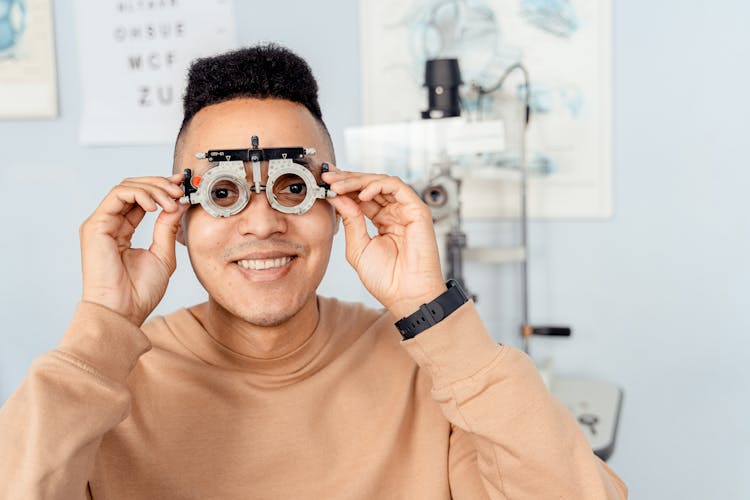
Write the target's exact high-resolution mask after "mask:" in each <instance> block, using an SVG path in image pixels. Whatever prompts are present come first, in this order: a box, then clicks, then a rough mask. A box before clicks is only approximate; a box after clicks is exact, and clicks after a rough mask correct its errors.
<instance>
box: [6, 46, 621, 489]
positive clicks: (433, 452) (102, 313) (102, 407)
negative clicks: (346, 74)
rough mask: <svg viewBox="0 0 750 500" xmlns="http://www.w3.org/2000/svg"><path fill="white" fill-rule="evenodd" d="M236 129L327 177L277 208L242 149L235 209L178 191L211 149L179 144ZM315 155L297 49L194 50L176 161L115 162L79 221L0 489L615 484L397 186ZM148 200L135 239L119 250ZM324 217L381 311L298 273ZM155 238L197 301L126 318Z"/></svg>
mask: <svg viewBox="0 0 750 500" xmlns="http://www.w3.org/2000/svg"><path fill="white" fill-rule="evenodd" d="M252 136H256V137H257V138H258V139H257V141H258V145H257V147H256V146H254V147H253V151H256V150H258V148H264V147H265V148H288V147H304V148H314V149H315V150H316V154H315V157H316V158H319V159H320V160H322V162H325V163H328V164H330V168H329V170H330V171H329V172H325V168H323V166H322V162H320V163H318V164H316V165H320V169H319V170H318V171H316V172H315V175H316V181H317V182H319V183H320V185H321V186H325V185H326V184H328V185H330V192H333V193H336V194H337V195H338V196H335V197H331V196H332V195H331V194H330V192H326V193H327V196H323V197H321V198H320V199H315V201H314V203H313V204H312V206H310V208H309V209H308V210H307V211H306V212H304V213H302V214H296V213H285V212H283V211H280V210H278V208H279V207H278V206H272V202H274V200H275V198H273V197H266V195H265V193H264V192H262V191H261V190H260V186H261V185H264V186H266V187H269V189H271V188H270V185H271V184H272V183H273V179H272V176H273V175H275V174H273V173H272V172H270V163H269V162H262V163H261V162H259V161H256V162H254V163H253V162H250V161H247V162H245V163H242V164H241V170H242V169H243V168H244V171H242V175H244V174H246V175H247V185H249V186H256V183H257V189H256V190H254V191H253V190H251V191H250V195H249V200H248V202H247V204H246V205H245V206H244V207H240V208H241V209H240V210H239V211H238V213H235V214H234V215H230V216H226V217H216V216H215V215H217V214H215V213H211V211H210V210H209V209H207V208H206V207H207V206H208V205H202V206H198V204H197V203H195V200H194V199H193V198H192V197H193V196H195V197H196V198H199V195H200V194H201V192H198V190H199V188H200V185H201V182H203V183H206V182H208V181H207V180H205V179H208V178H210V177H211V176H214V178H216V175H214V174H215V172H217V171H218V170H214V171H213V172H214V173H211V169H218V168H220V167H219V166H218V164H217V163H209V162H207V161H206V160H203V159H199V158H196V157H195V153H196V152H204V153H205V152H209V151H212V150H213V151H219V150H231V149H236V150H242V149H243V148H244V149H248V148H250V147H251V146H250V141H251V139H250V138H251V137H252ZM277 151H280V150H277ZM306 152H309V150H308V151H306ZM217 154H218V153H217ZM221 154H222V155H225V156H227V155H228V153H226V152H222V153H221ZM253 154H255V153H253ZM214 158H215V157H214ZM223 159H227V158H223ZM256 159H257V158H256ZM250 163H252V166H251V165H250ZM333 164H334V152H333V147H332V145H331V140H330V137H329V135H328V132H327V130H326V127H325V125H324V123H323V120H322V116H321V113H320V108H319V106H318V102H317V84H316V83H315V80H314V78H313V76H312V73H311V72H310V70H309V67H308V66H307V64H306V63H305V62H304V61H303V60H301V59H300V58H299V57H297V56H296V55H294V54H293V53H291V52H289V51H288V50H286V49H283V48H280V47H278V46H274V45H263V46H258V47H253V48H249V49H244V50H240V51H237V52H233V53H229V54H225V55H222V56H217V57H214V58H208V59H204V60H199V61H198V62H196V63H195V64H194V65H193V66H192V68H191V71H190V76H189V83H188V87H187V91H186V95H185V119H184V122H183V126H182V128H181V130H180V134H179V136H178V139H177V142H176V146H175V162H174V172H175V174H174V175H173V176H171V177H167V178H163V177H143V178H137V179H126V180H124V181H123V182H122V183H121V184H119V185H118V186H116V187H115V188H114V189H113V190H112V191H111V192H110V193H109V194H108V195H107V196H106V197H105V198H104V200H103V201H102V202H101V204H100V205H99V207H98V208H97V209H96V210H95V211H94V213H93V214H92V215H91V217H89V219H87V220H86V221H85V222H84V224H83V225H82V226H81V230H80V236H81V253H82V263H83V297H82V301H81V303H80V305H79V306H78V309H77V310H76V313H75V315H74V317H73V320H72V322H71V324H70V326H69V328H68V330H67V332H66V334H65V336H64V337H63V339H62V341H61V344H60V347H59V348H58V349H57V350H55V351H53V352H51V353H48V354H45V355H43V356H41V357H40V358H39V359H37V360H36V361H35V362H34V363H33V365H32V367H31V370H30V373H29V375H28V377H27V379H26V380H25V381H24V382H23V384H22V385H21V387H20V388H19V389H18V390H17V391H16V393H15V394H14V395H13V396H12V397H11V398H10V399H9V400H8V402H7V403H6V405H5V406H4V407H3V409H2V410H1V411H0V497H2V498H14V499H15V498H24V499H26V498H60V499H75V498H85V497H86V496H87V495H88V496H89V497H92V498H95V499H97V500H99V499H112V498H114V499H122V498H128V499H133V498H135V499H147V498H148V499H150V498H200V499H206V498H221V499H224V498H263V499H291V498H311V499H351V498H404V499H422V498H423V499H440V498H465V499H481V498H493V499H501V498H502V499H506V498H510V499H521V498H524V499H525V498H533V499H544V498H570V499H602V498H624V497H625V496H626V489H625V486H624V485H623V484H622V482H621V481H620V480H619V479H618V478H617V477H616V476H615V475H614V474H613V473H612V472H611V471H610V470H609V469H608V468H607V467H606V465H604V464H603V463H602V462H601V461H599V460H598V459H597V458H596V457H595V456H594V455H593V453H592V452H591V449H590V448H589V446H588V443H587V441H586V439H585V437H584V436H583V434H582V433H581V431H580V429H579V428H578V425H577V423H576V422H575V421H574V419H573V418H572V417H571V415H570V414H569V413H568V412H567V411H566V409H565V408H564V407H563V406H562V405H561V404H560V403H558V402H557V401H556V400H554V399H553V398H552V397H551V396H550V395H549V393H548V392H547V391H546V389H545V387H544V385H543V384H542V382H541V380H540V378H539V377H538V375H537V373H536V371H535V369H534V366H533V364H532V363H531V361H530V360H529V359H528V358H527V357H525V356H524V355H523V354H522V353H520V352H518V351H516V350H514V349H512V348H510V347H508V346H502V345H496V344H495V343H494V342H493V341H492V339H491V337H490V336H489V334H488V333H487V331H486V329H485V328H484V326H483V325H482V322H481V320H480V319H479V317H478V315H477V312H476V310H475V308H474V306H473V304H472V303H471V302H470V301H468V302H465V301H464V300H461V293H460V292H459V291H457V289H456V287H451V289H450V290H449V289H448V288H447V287H446V284H445V283H444V282H443V279H442V277H441V273H440V266H439V258H438V251H437V246H436V242H435V236H434V233H433V227H432V222H431V217H430V212H429V210H428V208H427V207H426V206H425V205H424V204H423V203H421V201H420V200H419V198H418V197H417V196H416V195H415V193H414V192H413V191H412V190H411V189H410V188H409V187H408V186H407V185H406V184H404V183H403V182H402V181H401V180H399V179H398V178H395V177H389V176H384V175H371V174H362V173H352V172H345V171H343V170H340V169H336V168H335V167H333ZM308 166H309V165H308ZM309 168H310V171H313V170H315V168H317V167H312V166H310V167H309ZM184 169H190V170H191V172H190V175H191V176H192V177H191V178H192V179H193V180H188V181H187V182H186V181H185V178H186V175H185V174H183V170H184ZM196 177H201V178H203V179H204V180H203V181H201V182H198V181H197V180H195V178H196ZM242 182H244V180H243V181H242ZM277 183H278V181H277ZM216 186H218V184H216ZM191 188H193V189H192V190H191ZM284 189H285V190H288V193H303V192H305V189H307V190H310V189H312V187H311V186H306V188H305V185H303V184H300V183H297V184H296V185H290V186H287V187H285V188H284ZM315 189H317V187H315ZM320 189H324V188H320ZM191 191H195V192H194V193H193V192H191ZM202 193H203V195H204V196H212V197H215V198H216V200H215V201H217V203H223V202H224V201H225V200H227V199H228V197H230V196H231V195H232V193H231V188H218V187H214V188H211V189H210V190H209V191H208V192H206V191H203V192H202ZM186 194H187V195H186ZM235 194H236V193H235ZM180 199H182V201H183V203H180V202H178V200H180ZM149 211H160V213H159V216H158V218H157V220H156V223H155V227H154V234H153V243H152V244H151V246H150V248H149V249H147V250H146V249H134V248H131V246H130V240H131V236H132V235H133V232H134V231H135V228H136V227H137V226H138V224H139V223H140V221H141V220H142V218H143V216H144V215H145V212H149ZM339 217H340V218H341V220H342V221H343V226H344V232H345V237H346V255H347V260H348V261H349V263H350V264H351V265H352V266H353V267H354V269H355V270H356V271H357V273H358V275H359V277H360V279H361V280H362V282H363V284H364V285H365V287H366V288H367V289H368V290H369V291H370V293H372V295H373V296H374V297H375V298H376V299H377V300H378V301H380V302H381V303H382V304H383V306H384V307H385V310H381V311H378V310H370V309H367V308H365V307H364V306H362V305H359V304H350V303H346V302H341V301H338V300H335V299H329V298H323V297H318V296H317V295H316V289H317V287H318V284H319V283H320V281H321V279H322V277H323V274H324V272H325V269H326V266H327V263H328V259H329V256H330V250H331V244H332V239H333V236H334V234H335V233H336V231H337V228H338V225H339V220H338V219H339ZM366 218H367V219H370V220H371V221H372V222H373V224H374V225H375V227H376V228H377V230H378V234H377V235H375V236H374V237H373V236H370V235H369V234H368V232H367V228H366V226H365V219H366ZM175 240H178V241H179V242H180V243H182V244H184V245H186V246H187V249H188V253H189V255H190V261H191V264H192V266H193V269H194V270H195V273H196V275H197V277H198V279H199V280H200V282H201V284H202V285H203V286H204V288H205V289H206V291H207V292H208V300H207V302H205V303H204V304H200V305H197V306H194V307H191V308H189V309H182V310H179V311H177V312H175V313H173V314H170V315H168V316H166V317H155V318H152V319H151V320H149V321H148V322H146V323H145V324H143V323H144V321H145V319H146V317H147V316H148V315H149V314H150V313H151V311H153V309H154V308H155V307H156V305H157V304H158V303H159V301H160V300H161V298H162V296H163V294H164V292H165V290H166V288H167V284H168V281H169V277H170V275H171V274H172V272H173V271H174V269H175V255H174V248H175ZM436 299H437V300H438V302H437V303H438V304H440V305H441V307H444V309H445V310H444V311H442V314H441V311H439V309H440V307H437V306H436V305H435V304H436V303H435V302H434V301H435V300H436ZM464 302H465V303H464ZM423 304H427V306H426V307H422V308H420V306H422V305H423ZM453 309H455V310H453ZM427 310H429V311H431V312H429V311H427ZM420 311H421V312H420ZM414 313H416V314H417V316H419V315H420V314H422V315H423V317H421V318H419V322H418V321H417V320H415V319H414V318H415V316H412V315H413V314H414ZM428 316H430V317H431V319H426V318H427V317H428ZM443 316H444V317H443ZM400 318H410V320H409V321H407V322H406V323H410V324H405V323H404V322H401V323H399V326H400V328H401V330H402V331H404V332H405V334H406V337H411V338H409V339H408V340H402V339H401V336H400V335H399V329H397V328H396V327H395V326H394V322H396V321H397V320H398V319H400ZM425 321H426V323H425Z"/></svg>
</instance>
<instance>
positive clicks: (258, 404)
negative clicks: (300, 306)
mask: <svg viewBox="0 0 750 500" xmlns="http://www.w3.org/2000/svg"><path fill="white" fill-rule="evenodd" d="M319 307H320V322H319V324H318V326H317V328H316V330H315V332H314V334H313V335H312V336H311V337H310V339H309V340H308V341H307V342H306V343H305V344H304V345H302V346H301V347H299V348H298V349H297V350H295V351H294V352H292V353H290V354H288V355H286V356H284V357H281V358H277V359H270V360H269V359H256V358H250V357H247V356H243V355H240V354H238V353H236V352H233V351H231V350H230V349H228V348H227V347H226V346H224V345H222V344H220V343H218V342H217V341H216V340H214V339H213V338H212V337H211V336H210V335H209V334H208V333H207V332H206V331H205V330H204V329H203V327H202V326H201V324H200V323H199V322H198V321H197V320H196V319H195V318H194V317H193V316H192V314H191V313H190V312H189V311H188V310H185V309H182V310H179V311H177V312H175V313H173V314H171V315H169V316H166V317H156V318H153V319H152V320H150V321H149V322H148V323H147V324H146V325H144V326H143V327H142V328H138V327H136V326H135V325H133V324H131V323H129V322H127V321H126V320H125V319H124V318H122V317H121V316H119V315H117V314H115V313H113V312H111V311H109V310H107V309H105V308H103V307H101V306H97V305H94V304H89V303H82V304H80V305H79V307H78V309H77V311H76V314H75V316H74V319H73V321H72V323H71V325H70V327H69V329H68V331H67V333H66V334H65V336H64V338H63V340H62V342H61V344H60V347H59V348H58V349H57V350H55V351H53V352H50V353H47V354H45V355H43V356H41V357H39V358H38V359H37V360H36V361H34V363H33V364H32V366H31V369H30V372H29V375H28V376H27V378H26V379H25V381H24V382H23V383H22V384H21V386H20V387H19V388H18V390H17V391H16V392H15V393H14V394H13V395H12V396H11V398H10V399H9V400H8V401H7V402H6V404H5V405H4V406H3V408H2V409H1V410H0V498H2V499H13V500H16V499H23V500H27V499H36V498H55V499H65V500H70V499H82V498H86V496H87V493H88V495H90V496H92V497H93V498H94V499H96V500H104V499H107V500H108V499H171V498H176V499H201V500H206V499H235V498H236V499H250V498H252V499H316V500H320V499H326V500H331V499H373V498H374V499H410V500H414V499H428V500H435V499H447V498H456V499H471V500H477V499H486V498H491V499H513V500H520V499H576V500H586V499H609V498H625V497H626V488H625V486H624V484H623V483H622V482H621V481H620V479H619V478H618V477H617V476H616V475H615V474H614V473H613V472H612V471H611V470H610V469H608V468H607V466H606V465H605V464H604V463H602V462H601V461H600V460H599V459H598V458H596V456H595V455H594V454H593V453H592V452H591V449H590V448H589V445H588V443H587V441H586V438H585V437H584V435H583V433H582V432H581V430H580V429H579V427H578V424H577V423H576V422H575V420H574V419H573V417H572V416H571V415H570V414H569V413H568V411H567V409H566V408H565V407H564V406H563V405H562V404H560V403H559V402H558V401H556V400H555V399H554V398H553V397H552V396H550V394H549V393H548V392H547V390H546V389H545V387H544V385H543V383H542V381H541V380H540V378H539V376H538V374H537V373H536V370H535V368H534V365H533V363H532V362H531V361H530V360H529V359H528V357H526V356H525V355H524V354H523V353H521V352H519V351H517V350H515V349H512V348H510V347H508V346H503V345H497V344H495V342H493V340H492V339H491V337H490V336H489V334H488V333H487V331H486V329H485V328H484V326H483V324H482V322H481V320H480V319H479V316H478V315H477V312H476V309H475V308H474V305H473V304H472V303H468V304H466V305H464V306H462V307H461V308H460V309H459V310H458V311H456V312H455V313H453V314H452V315H451V316H449V317H448V318H446V319H445V320H443V321H442V322H440V323H439V324H438V325H436V326H433V327H432V328H430V329H429V330H427V331H425V332H423V333H421V334H420V335H418V336H417V337H416V338H415V339H412V340H409V341H406V342H401V340H400V336H399V334H398V333H397V331H396V329H395V327H394V326H393V322H394V318H393V317H392V316H390V315H389V314H388V313H385V312H383V311H376V310H372V309H368V308H365V307H364V306H362V305H359V304H348V303H344V302H339V301H337V300H334V299H326V298H320V299H319Z"/></svg>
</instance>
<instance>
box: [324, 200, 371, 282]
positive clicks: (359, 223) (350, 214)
mask: <svg viewBox="0 0 750 500" xmlns="http://www.w3.org/2000/svg"><path fill="white" fill-rule="evenodd" d="M328 203H330V204H331V205H332V206H333V207H334V208H335V209H336V212H338V213H339V215H341V220H342V221H343V223H344V236H345V237H346V260H348V261H349V263H350V264H351V265H352V266H354V267H355V268H356V267H357V263H358V262H359V258H360V256H361V255H362V253H363V252H364V250H365V248H366V247H367V245H368V244H369V243H370V240H371V238H370V235H369V234H368V233H367V224H366V222H365V214H364V213H363V212H362V210H361V209H360V208H359V205H357V203H356V202H355V201H354V200H352V199H351V198H349V197H348V196H337V197H335V198H329V199H328Z"/></svg>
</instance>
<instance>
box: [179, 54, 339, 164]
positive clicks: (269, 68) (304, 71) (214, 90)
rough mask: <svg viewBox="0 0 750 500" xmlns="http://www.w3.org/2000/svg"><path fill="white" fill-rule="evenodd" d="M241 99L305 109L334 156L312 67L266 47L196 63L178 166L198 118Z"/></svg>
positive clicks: (191, 71)
mask: <svg viewBox="0 0 750 500" xmlns="http://www.w3.org/2000/svg"><path fill="white" fill-rule="evenodd" d="M237 98H255V99H267V98H275V99H285V100H287V101H291V102H296V103H299V104H302V105H303V106H304V107H306V108H307V109H308V111H310V114H312V115H313V117H315V119H316V121H317V122H318V123H319V124H320V125H321V127H322V130H323V132H324V135H325V137H326V138H327V139H328V142H329V145H330V146H331V152H332V153H333V144H332V141H331V136H330V133H329V132H328V128H327V127H326V124H325V122H324V121H323V114H322V112H321V111H320V104H319V103H318V82H317V81H316V80H315V77H314V76H313V73H312V70H311V69H310V66H309V65H308V64H307V62H306V61H305V60H304V59H302V58H301V57H300V56H298V55H297V54H295V53H294V52H292V51H291V50H289V49H288V48H286V47H283V46H281V45H279V44H276V43H264V44H259V45H254V46H251V47H245V48H242V49H239V50H234V51H232V52H226V53H224V54H219V55H216V56H212V57H204V58H200V59H196V60H195V61H193V63H192V64H191V66H190V69H189V71H188V82H187V87H186V88H185V94H184V96H183V99H182V102H183V110H184V117H183V119H182V125H181V126H180V132H179V133H178V134H177V141H176V142H175V161H177V155H178V149H179V143H180V138H181V137H182V134H183V132H184V131H185V130H186V129H187V127H188V126H189V125H190V121H191V120H192V119H193V117H194V116H195V115H196V113H198V111H200V110H201V109H203V108H205V107H206V106H210V105H212V104H218V103H221V102H224V101H229V100H231V99H237Z"/></svg>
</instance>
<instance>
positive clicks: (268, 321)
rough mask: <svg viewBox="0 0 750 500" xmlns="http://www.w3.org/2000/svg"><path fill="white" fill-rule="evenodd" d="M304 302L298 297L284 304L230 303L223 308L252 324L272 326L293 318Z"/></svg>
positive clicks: (277, 325) (302, 307) (280, 324)
mask: <svg viewBox="0 0 750 500" xmlns="http://www.w3.org/2000/svg"><path fill="white" fill-rule="evenodd" d="M306 303H307V301H305V300H302V299H301V298H299V299H298V300H292V301H287V302H286V303H284V304H273V303H271V304H269V303H261V304H253V305H248V306H245V305H243V304H232V305H231V306H230V307H224V308H225V309H226V311H227V312H228V313H229V314H230V315H232V316H235V317H237V318H239V319H242V320H243V321H244V322H246V323H249V324H251V325H253V326H259V327H264V328H274V327H279V326H282V325H284V324H285V323H288V322H289V321H291V320H292V319H294V317H295V316H297V315H298V314H299V313H300V311H302V309H304V307H305V304H306Z"/></svg>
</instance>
